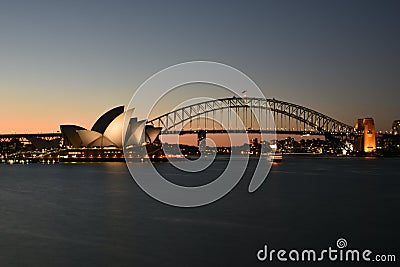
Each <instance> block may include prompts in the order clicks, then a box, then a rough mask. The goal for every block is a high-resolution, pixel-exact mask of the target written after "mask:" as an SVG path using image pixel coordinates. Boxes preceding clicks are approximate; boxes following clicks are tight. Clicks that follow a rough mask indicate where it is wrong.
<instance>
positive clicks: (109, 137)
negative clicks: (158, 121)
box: [60, 106, 161, 149]
mask: <svg viewBox="0 0 400 267" xmlns="http://www.w3.org/2000/svg"><path fill="white" fill-rule="evenodd" d="M133 112H134V109H129V110H126V111H124V106H118V107H115V108H113V109H111V110H109V111H107V112H106V113H104V114H103V115H102V116H100V118H99V119H98V120H97V121H96V122H95V123H94V124H93V126H92V128H91V130H88V129H85V128H83V127H81V126H78V125H61V126H60V129H61V133H62V135H63V138H64V144H65V145H66V146H67V147H70V148H106V147H113V148H117V149H122V148H123V145H124V144H125V147H128V146H142V145H145V144H151V143H153V142H154V141H155V140H156V139H157V138H158V136H159V134H160V132H161V128H156V127H153V126H151V125H146V120H141V121H138V119H137V118H135V117H132V114H133ZM124 119H126V120H127V121H129V123H128V125H127V127H126V132H125V134H124V131H123V130H124V129H123V127H124ZM123 138H124V140H123ZM123 141H124V142H123Z"/></svg>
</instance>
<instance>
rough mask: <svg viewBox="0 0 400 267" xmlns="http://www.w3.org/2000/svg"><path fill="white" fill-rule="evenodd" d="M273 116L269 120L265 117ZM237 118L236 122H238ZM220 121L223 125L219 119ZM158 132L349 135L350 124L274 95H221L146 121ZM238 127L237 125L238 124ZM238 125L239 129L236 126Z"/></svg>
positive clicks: (351, 132)
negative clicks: (226, 96) (218, 97)
mask: <svg viewBox="0 0 400 267" xmlns="http://www.w3.org/2000/svg"><path fill="white" fill-rule="evenodd" d="M271 116H272V117H273V122H271V121H268V120H271ZM238 120H239V122H238ZM218 121H219V122H223V125H224V127H222V125H221V123H218ZM147 123H148V124H151V125H153V126H154V127H161V128H162V131H161V134H181V135H183V134H194V133H198V134H203V135H204V132H207V133H237V132H247V133H273V132H276V133H277V134H302V135H303V134H310V135H325V136H326V135H330V136H350V135H352V134H354V133H355V131H354V127H353V126H350V125H347V124H346V123H343V122H340V121H338V120H336V119H333V118H331V117H329V116H327V115H324V114H322V113H320V112H318V111H315V110H312V109H310V108H307V107H304V106H300V105H297V104H293V103H289V102H285V101H281V100H277V99H275V98H272V99H265V98H253V97H248V98H238V97H230V98H222V99H216V100H209V101H204V102H201V103H196V104H192V105H189V106H185V107H181V108H179V109H176V110H173V111H171V112H169V113H166V114H164V115H161V116H158V117H156V118H153V119H151V120H148V121H147ZM240 124H241V125H242V127H239V125H240ZM239 128H241V129H239Z"/></svg>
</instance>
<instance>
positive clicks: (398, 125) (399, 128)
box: [392, 120, 400, 135]
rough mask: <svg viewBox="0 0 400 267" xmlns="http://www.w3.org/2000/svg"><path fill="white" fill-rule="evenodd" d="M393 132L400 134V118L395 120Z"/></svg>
mask: <svg viewBox="0 0 400 267" xmlns="http://www.w3.org/2000/svg"><path fill="white" fill-rule="evenodd" d="M392 134H394V135H399V134H400V120H395V121H394V122H393V125H392Z"/></svg>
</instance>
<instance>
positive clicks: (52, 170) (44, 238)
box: [0, 157, 400, 267]
mask: <svg viewBox="0 0 400 267" xmlns="http://www.w3.org/2000/svg"><path fill="white" fill-rule="evenodd" d="M225 164H226V161H225V160H218V161H217V162H216V163H215V164H214V165H213V169H212V170H211V172H215V174H218V173H220V172H221V170H222V169H223V167H224V166H225ZM249 165H250V166H249V171H248V172H246V174H245V176H244V177H243V179H242V180H241V181H240V182H239V184H238V185H237V186H236V187H235V188H234V189H233V190H232V191H231V192H230V193H229V194H228V195H227V196H225V197H224V198H222V199H221V200H219V201H217V202H215V203H212V204H210V205H207V206H204V207H200V208H192V209H187V208H176V207H171V206H168V205H165V204H162V203H160V202H158V201H156V200H154V199H152V198H151V197H149V196H148V195H146V193H144V192H143V191H142V190H141V189H140V188H139V187H138V186H137V185H136V183H135V182H134V181H133V179H132V178H131V177H130V174H129V172H128V170H127V167H126V165H125V164H124V163H122V162H114V163H82V164H54V165H53V164H29V165H5V164H2V165H0V211H1V216H0V266H43V267H46V266H267V265H269V266H274V265H275V264H276V265H278V266H280V265H282V266H288V265H289V266H303V265H304V266H308V265H309V264H307V263H291V264H290V263H279V262H277V261H275V262H272V263H271V262H268V263H266V262H260V261H258V260H257V257H256V253H257V251H258V250H259V249H261V248H262V247H263V246H264V244H268V246H269V247H273V248H276V249H280V248H285V249H291V248H299V249H300V248H314V249H319V248H326V247H328V246H332V247H335V245H336V240H337V239H338V238H345V239H346V240H347V242H348V246H349V247H352V248H359V249H366V248H368V249H371V250H373V251H375V252H379V253H386V254H397V260H399V257H400V254H399V251H398V248H399V247H400V234H399V232H400V231H399V226H400V215H399V210H400V209H399V203H400V194H399V192H400V175H399V166H400V159H399V158H379V159H375V158H312V157H309V158H308V157H297V158H296V157H293V158H285V159H284V161H283V162H282V163H277V164H276V163H274V165H273V167H272V170H271V173H270V174H269V176H268V178H267V179H266V181H265V182H264V183H263V185H262V186H261V187H260V189H258V190H257V191H256V192H255V193H252V194H250V193H248V191H247V187H248V184H249V181H250V178H251V169H252V168H254V166H255V161H254V160H252V161H250V164H249ZM156 166H157V168H158V169H159V170H160V171H163V172H164V173H167V174H168V177H169V179H171V180H174V181H175V182H177V183H182V184H201V183H206V182H209V180H210V176H209V175H202V174H201V173H199V174H197V175H194V176H189V177H183V176H182V175H181V173H180V172H177V171H176V170H174V169H173V167H172V166H171V165H170V164H168V163H157V164H156ZM397 263H398V262H397ZM346 264H348V266H354V265H358V264H357V263H346ZM346 264H344V265H346ZM359 264H361V263H359ZM325 265H332V266H339V265H338V263H329V262H326V263H324V266H325ZM370 265H371V264H368V266H370ZM388 265H390V264H389V263H384V264H382V266H388ZM346 266H347V265H346Z"/></svg>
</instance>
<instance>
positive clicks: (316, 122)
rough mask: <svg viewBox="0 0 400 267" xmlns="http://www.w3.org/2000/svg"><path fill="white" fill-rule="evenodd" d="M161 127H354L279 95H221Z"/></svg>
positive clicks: (336, 131) (332, 133)
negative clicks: (227, 96)
mask: <svg viewBox="0 0 400 267" xmlns="http://www.w3.org/2000/svg"><path fill="white" fill-rule="evenodd" d="M147 124H148V125H153V126H154V127H161V129H162V130H161V134H162V135H167V134H180V135H184V134H197V135H198V138H199V139H204V138H205V137H206V134H213V133H255V134H257V133H274V132H275V133H276V134H291V135H305V134H309V135H324V136H325V137H328V138H336V139H338V138H341V139H342V140H343V139H351V138H352V137H354V135H355V134H357V132H356V131H355V129H354V127H353V126H350V125H347V124H346V123H343V122H340V121H338V120H336V119H333V118H331V117H329V116H327V115H324V114H322V113H320V112H318V111H315V110H313V109H310V108H307V107H304V106H300V105H297V104H293V103H289V102H285V101H280V100H277V99H275V98H272V99H265V98H254V97H247V98H239V97H230V98H221V99H215V100H208V101H204V102H200V103H196V104H192V105H188V106H185V107H181V108H178V109H175V110H173V111H171V112H169V113H166V114H163V115H161V116H158V117H156V118H153V119H150V120H147ZM61 139H62V134H61V133H39V134H32V133H30V134H29V133H26V134H0V143H4V142H14V141H19V142H25V143H26V142H29V143H32V144H33V145H34V146H35V147H37V148H39V149H41V148H46V147H55V146H57V144H59V143H60V140H61Z"/></svg>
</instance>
